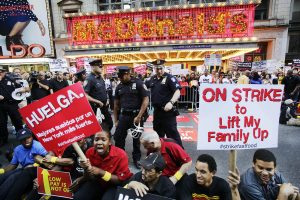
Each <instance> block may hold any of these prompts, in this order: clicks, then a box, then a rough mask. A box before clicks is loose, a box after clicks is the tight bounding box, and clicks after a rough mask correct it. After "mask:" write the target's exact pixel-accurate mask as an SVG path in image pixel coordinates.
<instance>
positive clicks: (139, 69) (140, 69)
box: [133, 64, 147, 75]
mask: <svg viewBox="0 0 300 200" xmlns="http://www.w3.org/2000/svg"><path fill="white" fill-rule="evenodd" d="M146 69H147V66H146V64H135V65H134V67H133V71H134V72H136V73H137V74H141V75H145V74H146Z"/></svg>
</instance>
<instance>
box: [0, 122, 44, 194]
mask: <svg viewBox="0 0 300 200" xmlns="http://www.w3.org/2000/svg"><path fill="white" fill-rule="evenodd" d="M17 140H19V141H20V143H21V144H20V145H18V146H17V147H16V148H15V149H14V154H13V158H12V160H11V161H10V164H8V165H7V166H6V167H4V168H3V169H0V174H1V175H0V199H6V198H7V199H9V198H8V197H7V195H8V193H9V191H10V189H11V187H12V185H13V184H14V182H15V180H16V178H17V177H21V176H19V175H20V174H21V173H22V171H23V170H24V169H25V168H29V167H33V165H34V156H36V155H41V156H46V154H47V151H46V150H45V148H44V147H43V146H42V145H41V143H39V142H38V141H35V140H33V137H32V132H31V131H30V130H29V129H27V128H23V129H20V130H19V131H18V132H17ZM19 165H21V168H18V169H17V167H18V166H19Z"/></svg>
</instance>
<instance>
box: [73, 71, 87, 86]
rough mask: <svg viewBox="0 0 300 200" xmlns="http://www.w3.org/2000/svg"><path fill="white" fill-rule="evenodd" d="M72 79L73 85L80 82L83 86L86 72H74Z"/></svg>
mask: <svg viewBox="0 0 300 200" xmlns="http://www.w3.org/2000/svg"><path fill="white" fill-rule="evenodd" d="M74 77H75V80H74V82H75V83H77V82H79V81H80V82H81V83H82V84H83V83H84V81H85V79H86V70H85V69H81V70H79V71H78V72H76V73H75V74H74Z"/></svg>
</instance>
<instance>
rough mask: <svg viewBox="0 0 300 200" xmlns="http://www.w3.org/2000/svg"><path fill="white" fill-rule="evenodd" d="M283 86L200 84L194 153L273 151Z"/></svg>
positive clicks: (276, 144)
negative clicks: (196, 151) (263, 149)
mask: <svg viewBox="0 0 300 200" xmlns="http://www.w3.org/2000/svg"><path fill="white" fill-rule="evenodd" d="M282 95H283V85H219V84H201V85H200V102H199V124H198V142H197V149H198V150H225V149H226V150H228V149H255V148H274V147H277V146H278V127H279V123H278V122H279V114H280V106H281V99H282Z"/></svg>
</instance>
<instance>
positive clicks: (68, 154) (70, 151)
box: [62, 145, 85, 180]
mask: <svg viewBox="0 0 300 200" xmlns="http://www.w3.org/2000/svg"><path fill="white" fill-rule="evenodd" d="M84 153H85V152H84ZM62 157H63V158H72V159H73V161H74V164H73V166H70V167H64V170H65V171H69V172H70V175H71V178H72V180H75V179H77V178H79V177H81V176H83V172H84V170H83V168H82V167H80V165H79V160H78V158H79V156H78V155H77V153H76V151H75V149H74V148H73V146H72V145H71V146H69V147H68V148H67V149H66V150H65V152H64V154H63V155H62Z"/></svg>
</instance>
